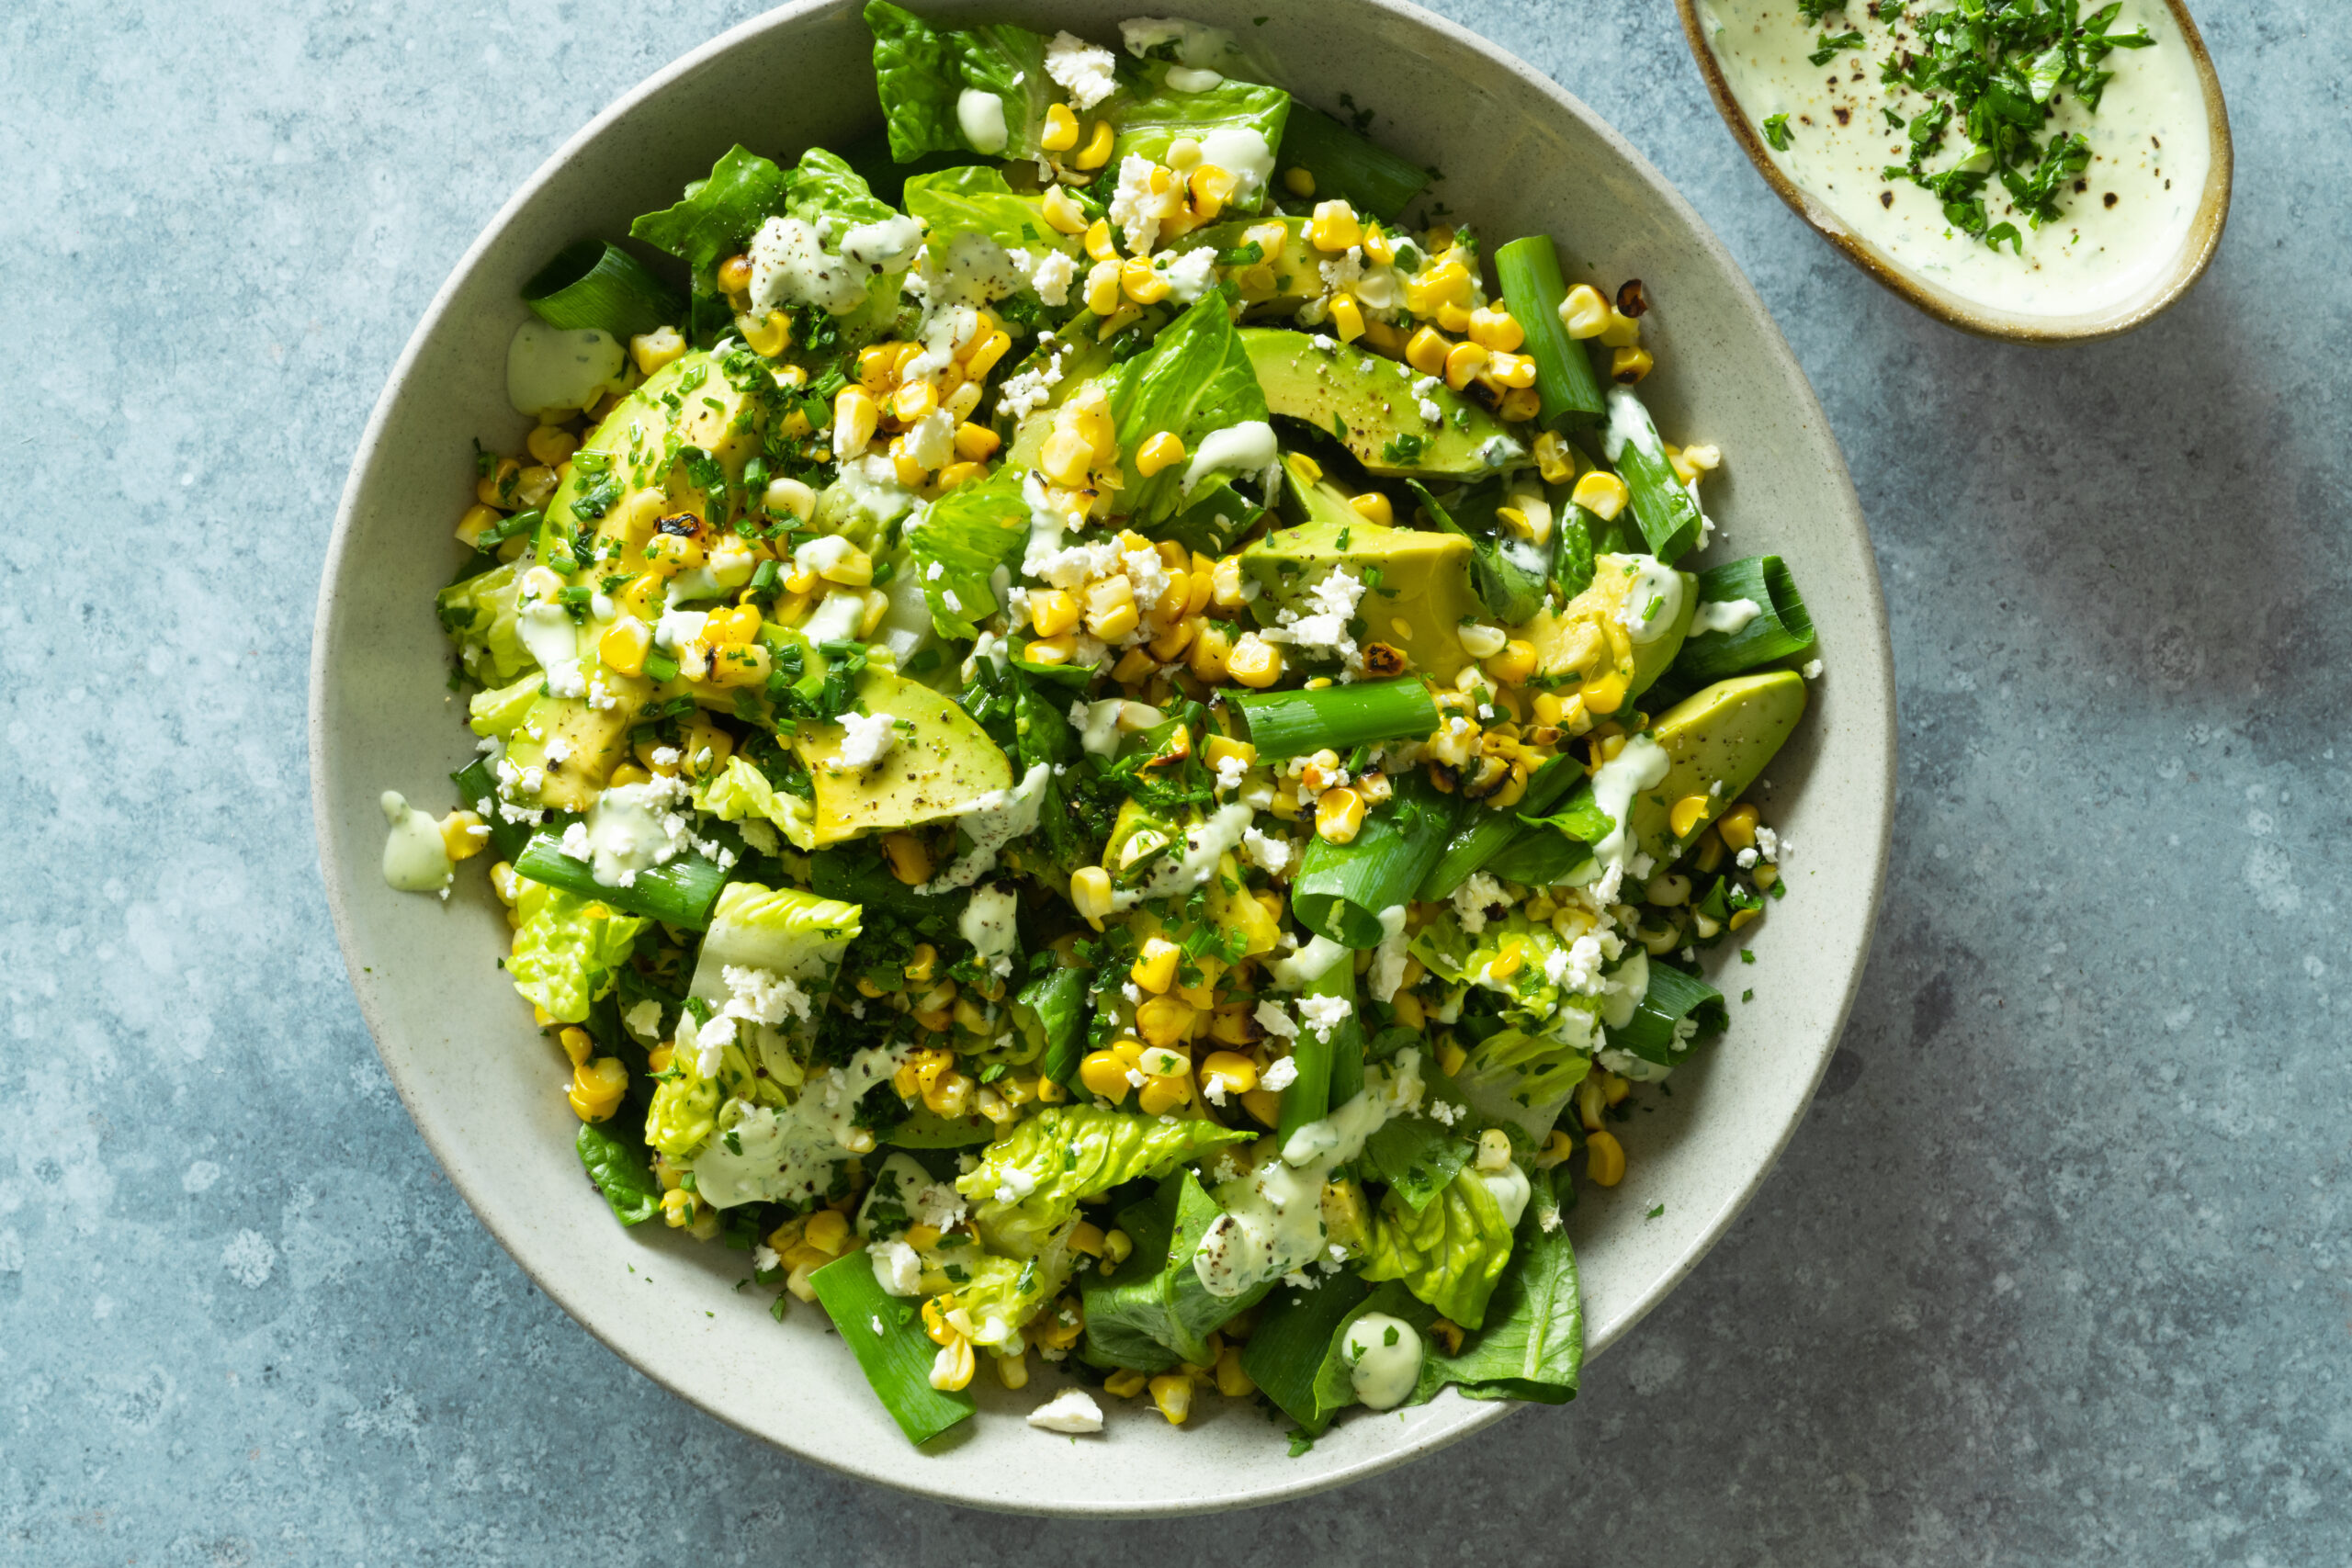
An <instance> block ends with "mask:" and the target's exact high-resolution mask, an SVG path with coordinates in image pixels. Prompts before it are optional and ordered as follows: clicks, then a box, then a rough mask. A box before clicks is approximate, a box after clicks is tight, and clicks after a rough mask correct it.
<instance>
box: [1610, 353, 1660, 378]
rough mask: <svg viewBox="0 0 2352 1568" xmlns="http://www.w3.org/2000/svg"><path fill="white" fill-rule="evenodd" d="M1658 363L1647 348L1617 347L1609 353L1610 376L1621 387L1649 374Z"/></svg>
mask: <svg viewBox="0 0 2352 1568" xmlns="http://www.w3.org/2000/svg"><path fill="white" fill-rule="evenodd" d="M1656 364H1657V361H1656V360H1654V359H1652V358H1651V357H1650V351H1649V350H1648V349H1646V348H1621V349H1617V350H1615V351H1614V352H1612V353H1611V355H1609V378H1610V379H1611V380H1612V381H1614V382H1616V383H1617V384H1618V385H1619V386H1621V387H1630V386H1632V385H1633V384H1634V382H1636V381H1638V380H1640V379H1641V378H1643V377H1645V376H1646V375H1648V374H1649V373H1650V367H1652V366H1653V365H1656Z"/></svg>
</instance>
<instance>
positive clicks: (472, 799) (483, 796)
mask: <svg viewBox="0 0 2352 1568" xmlns="http://www.w3.org/2000/svg"><path fill="white" fill-rule="evenodd" d="M449 782H450V783H451V784H456V785H457V786H458V805H459V806H461V807H464V808H465V809H467V810H468V811H480V810H481V803H482V802H483V801H485V800H487V801H489V802H490V809H489V810H488V811H487V812H484V813H482V818H481V820H482V826H484V827H486V828H488V829H490V847H491V848H492V849H493V850H495V851H497V852H498V858H499V859H500V860H503V861H512V860H514V859H515V857H516V856H518V855H520V854H521V853H522V852H523V846H524V845H526V844H527V843H529V842H530V841H531V830H530V829H528V828H526V827H524V826H523V825H522V824H521V823H519V822H509V821H507V820H506V819H505V818H503V816H501V815H500V814H499V810H498V784H497V781H496V780H494V779H492V777H491V776H490V763H489V761H488V760H487V759H485V758H481V757H476V758H475V759H474V760H473V761H470V762H468V763H467V764H466V765H465V766H464V767H462V768H460V769H458V771H457V772H456V773H451V774H450V775H449Z"/></svg>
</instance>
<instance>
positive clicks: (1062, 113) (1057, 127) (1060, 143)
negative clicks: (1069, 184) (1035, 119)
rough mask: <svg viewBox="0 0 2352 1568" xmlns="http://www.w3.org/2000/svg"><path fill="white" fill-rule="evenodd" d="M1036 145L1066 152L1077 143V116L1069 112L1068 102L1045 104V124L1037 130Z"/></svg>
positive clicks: (1059, 187) (1056, 187)
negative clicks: (1041, 128) (1043, 127)
mask: <svg viewBox="0 0 2352 1568" xmlns="http://www.w3.org/2000/svg"><path fill="white" fill-rule="evenodd" d="M1037 145H1038V146H1040V147H1042V148H1044V149H1045V150H1046V152H1069V150H1070V149H1071V148H1073V147H1075V146H1077V145H1078V116H1076V115H1074V114H1072V113H1070V109H1069V105H1068V104H1047V105H1046V125H1045V129H1044V130H1040V131H1038V132H1037ZM1052 188H1054V189H1055V190H1059V189H1061V188H1062V187H1061V186H1054V187H1052Z"/></svg>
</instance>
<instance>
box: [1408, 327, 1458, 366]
mask: <svg viewBox="0 0 2352 1568" xmlns="http://www.w3.org/2000/svg"><path fill="white" fill-rule="evenodd" d="M1452 350H1453V343H1452V342H1451V341H1449V340H1448V339H1447V337H1446V335H1445V334H1444V333H1441V332H1439V331H1438V330H1437V329H1436V328H1435V327H1423V328H1421V329H1420V330H1419V332H1417V333H1414V334H1413V335H1412V336H1411V337H1409V338H1407V339H1406V340H1405V363H1406V364H1408V365H1409V366H1411V367H1413V368H1414V369H1416V370H1418V371H1419V372H1420V373H1421V374H1422V375H1424V376H1442V375H1443V374H1445V357H1446V355H1447V354H1448V353H1450V352H1451V351H1452Z"/></svg>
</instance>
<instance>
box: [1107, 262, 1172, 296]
mask: <svg viewBox="0 0 2352 1568" xmlns="http://www.w3.org/2000/svg"><path fill="white" fill-rule="evenodd" d="M1119 287H1120V288H1121V289H1122V290H1124V291H1125V294H1126V297H1127V298H1128V299H1132V300H1134V301H1135V302H1136V304H1138V305H1157V304H1158V303H1159V301H1161V300H1162V299H1167V298H1168V280H1167V279H1166V278H1164V277H1162V276H1159V271H1158V270H1157V269H1156V268H1154V267H1153V266H1152V265H1151V264H1150V263H1149V262H1148V261H1145V260H1143V259H1142V258H1141V257H1137V258H1136V259H1135V260H1133V261H1127V262H1122V263H1120V264H1119Z"/></svg>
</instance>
